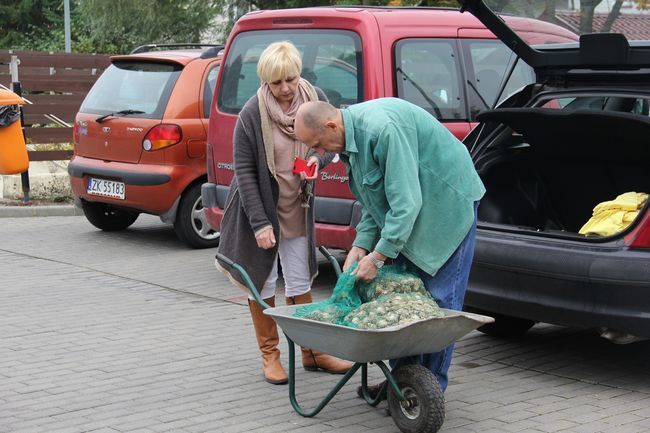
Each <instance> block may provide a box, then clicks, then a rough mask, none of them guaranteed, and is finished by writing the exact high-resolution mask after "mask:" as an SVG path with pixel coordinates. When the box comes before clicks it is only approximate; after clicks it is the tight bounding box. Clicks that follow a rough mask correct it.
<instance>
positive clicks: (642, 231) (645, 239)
mask: <svg viewBox="0 0 650 433" xmlns="http://www.w3.org/2000/svg"><path fill="white" fill-rule="evenodd" d="M646 208H647V206H646ZM625 243H626V244H627V245H628V246H629V247H630V248H650V208H648V209H646V212H645V215H644V217H643V219H642V220H641V222H640V223H639V224H638V225H637V226H636V227H635V228H634V230H632V232H630V233H629V234H628V235H627V236H625Z"/></svg>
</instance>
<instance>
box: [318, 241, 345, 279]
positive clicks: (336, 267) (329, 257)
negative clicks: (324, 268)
mask: <svg viewBox="0 0 650 433" xmlns="http://www.w3.org/2000/svg"><path fill="white" fill-rule="evenodd" d="M318 250H319V251H320V252H321V254H322V255H324V256H325V258H326V259H327V260H329V261H330V263H331V264H332V266H334V272H336V276H337V277H338V276H339V275H341V266H340V265H339V262H338V261H336V258H335V257H334V256H333V255H332V253H330V252H329V250H328V249H327V248H325V247H324V246H322V245H321V246H320V247H318Z"/></svg>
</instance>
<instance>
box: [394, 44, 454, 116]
mask: <svg viewBox="0 0 650 433" xmlns="http://www.w3.org/2000/svg"><path fill="white" fill-rule="evenodd" d="M455 47H456V44H455V41H453V40H447V39H424V38H422V39H402V40H401V41H399V42H398V43H397V44H396V45H395V63H396V64H395V72H396V74H395V77H396V80H397V82H396V86H397V96H398V97H400V98H402V99H406V100H407V101H409V102H412V103H413V104H415V105H418V106H420V107H422V108H424V109H425V110H427V111H428V112H429V113H431V114H433V115H434V116H435V117H436V118H437V119H438V120H452V121H453V120H460V119H465V118H466V115H465V113H466V109H465V104H464V100H465V98H464V97H463V96H464V95H463V94H462V93H461V92H463V90H462V87H461V85H460V77H461V76H462V75H461V73H460V66H459V63H458V57H459V56H458V55H457V53H456V48H455Z"/></svg>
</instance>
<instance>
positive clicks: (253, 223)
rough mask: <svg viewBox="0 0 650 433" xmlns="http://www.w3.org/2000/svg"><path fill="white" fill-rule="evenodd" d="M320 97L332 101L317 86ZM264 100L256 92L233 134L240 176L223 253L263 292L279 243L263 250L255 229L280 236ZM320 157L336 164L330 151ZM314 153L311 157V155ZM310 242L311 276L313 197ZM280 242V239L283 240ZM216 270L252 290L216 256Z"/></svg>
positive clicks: (313, 267) (313, 266)
mask: <svg viewBox="0 0 650 433" xmlns="http://www.w3.org/2000/svg"><path fill="white" fill-rule="evenodd" d="M316 93H317V95H318V99H320V100H321V101H327V97H326V96H325V94H324V93H323V91H322V90H320V89H318V88H316ZM262 130H263V128H262V120H261V116H260V108H259V101H258V98H257V95H254V96H253V97H252V98H251V99H249V100H248V102H246V104H245V105H244V107H243V108H242V110H241V112H240V113H239V119H238V120H237V124H236V126H235V131H234V135H233V143H234V161H235V176H234V177H233V180H232V183H231V184H230V191H229V192H228V198H227V200H226V206H225V208H224V214H223V218H222V220H221V227H220V231H221V236H220V239H219V249H218V251H219V253H220V254H222V255H224V256H225V257H227V258H228V259H230V260H232V261H233V262H235V263H238V264H239V265H241V266H242V267H243V268H244V269H245V270H246V273H248V275H249V276H250V278H251V280H252V282H253V284H254V285H255V287H256V288H257V290H258V291H261V290H262V287H263V285H264V282H265V281H266V279H267V278H268V276H269V274H270V273H271V270H272V267H273V266H274V265H275V263H276V260H277V255H278V244H279V242H278V243H277V244H276V245H275V246H274V247H273V248H269V249H268V250H264V249H262V248H260V247H258V246H257V240H256V239H255V232H256V231H258V230H259V229H261V228H263V227H265V226H268V225H269V224H270V225H271V226H273V234H274V235H275V238H276V239H278V240H280V224H279V222H278V214H277V210H276V208H277V204H278V194H279V185H278V181H277V179H276V178H275V176H274V174H273V173H272V172H271V170H270V169H269V165H268V163H267V155H266V150H265V145H264V139H263V133H262ZM314 155H315V156H317V157H318V160H319V163H318V168H319V169H320V168H322V167H324V166H325V165H327V164H328V163H329V162H331V160H332V158H333V157H334V154H332V153H328V154H325V155H324V156H320V155H318V154H316V153H314ZM310 156H311V155H310ZM305 225H306V233H307V240H308V251H305V254H308V255H309V273H310V276H311V279H312V281H313V279H314V278H315V277H316V275H317V274H318V267H317V262H316V240H315V235H314V199H313V196H312V198H311V201H310V207H309V209H308V212H307V217H306V220H305ZM280 242H281V240H280ZM216 266H217V268H218V269H219V270H220V271H222V272H223V273H224V274H226V275H227V276H228V278H229V279H230V280H231V281H232V282H233V283H235V285H237V286H238V287H240V288H242V289H244V290H246V291H248V289H247V288H246V286H245V282H244V280H243V279H242V278H241V276H240V274H239V272H237V271H235V270H232V269H231V268H230V267H229V266H228V265H227V264H225V263H223V262H221V261H220V260H218V259H217V261H216Z"/></svg>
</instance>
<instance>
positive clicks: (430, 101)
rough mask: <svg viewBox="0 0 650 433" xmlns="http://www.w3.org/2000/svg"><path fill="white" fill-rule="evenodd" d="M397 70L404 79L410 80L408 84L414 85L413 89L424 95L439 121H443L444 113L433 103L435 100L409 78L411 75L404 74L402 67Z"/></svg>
mask: <svg viewBox="0 0 650 433" xmlns="http://www.w3.org/2000/svg"><path fill="white" fill-rule="evenodd" d="M395 70H396V71H397V72H399V73H400V74H402V77H404V79H405V80H408V82H409V83H411V84H412V85H413V87H415V90H417V91H418V92H420V95H422V97H423V98H424V99H425V101H427V102H428V103H429V105H430V106H431V108H432V109H433V111H434V112H435V113H436V116H437V118H438V120H442V113H441V112H440V108H439V107H438V104H436V103H435V102H433V99H431V97H430V96H429V95H427V92H426V91H425V90H424V89H423V88H422V86H420V85H419V84H418V83H416V82H415V80H414V79H413V78H411V77H410V76H409V74H407V73H406V72H404V71H403V70H402V68H401V67H399V66H398V67H397V68H396V69H395Z"/></svg>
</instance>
